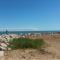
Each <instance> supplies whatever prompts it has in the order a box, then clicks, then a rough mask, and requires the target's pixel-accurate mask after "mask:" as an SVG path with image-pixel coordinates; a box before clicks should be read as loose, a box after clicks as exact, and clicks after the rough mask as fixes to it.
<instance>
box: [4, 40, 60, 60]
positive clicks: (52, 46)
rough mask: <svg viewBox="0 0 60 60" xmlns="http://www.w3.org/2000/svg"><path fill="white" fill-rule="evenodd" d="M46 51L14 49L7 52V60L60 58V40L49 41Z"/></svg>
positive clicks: (51, 59)
mask: <svg viewBox="0 0 60 60" xmlns="http://www.w3.org/2000/svg"><path fill="white" fill-rule="evenodd" d="M46 42H47V43H48V46H47V47H46V48H45V50H44V51H40V50H36V49H25V50H22V49H20V50H13V51H8V52H6V53H7V54H6V55H5V59H6V60H60V40H57V41H47V40H46Z"/></svg>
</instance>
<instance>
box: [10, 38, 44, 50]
mask: <svg viewBox="0 0 60 60" xmlns="http://www.w3.org/2000/svg"><path fill="white" fill-rule="evenodd" d="M9 43H10V45H9V47H10V48H11V49H26V48H33V49H38V48H41V47H42V46H43V45H44V44H45V42H44V40H43V39H34V40H33V39H29V38H14V39H13V40H11V41H9Z"/></svg>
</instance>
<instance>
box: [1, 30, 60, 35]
mask: <svg viewBox="0 0 60 60" xmlns="http://www.w3.org/2000/svg"><path fill="white" fill-rule="evenodd" d="M28 33H31V34H34V33H60V31H0V35H2V34H18V35H20V34H28Z"/></svg>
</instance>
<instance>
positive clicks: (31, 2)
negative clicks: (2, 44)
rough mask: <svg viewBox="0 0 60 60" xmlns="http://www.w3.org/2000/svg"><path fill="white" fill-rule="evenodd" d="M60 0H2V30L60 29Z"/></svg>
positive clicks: (0, 10)
mask: <svg viewBox="0 0 60 60" xmlns="http://www.w3.org/2000/svg"><path fill="white" fill-rule="evenodd" d="M59 2H60V0H1V1H0V31H1V30H3V31H4V30H6V29H8V30H22V31H23V30H26V31H27V30H31V31H33V30H34V31H40V30H42V31H45V30H57V31H58V30H60V28H59V27H60V3H59Z"/></svg>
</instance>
